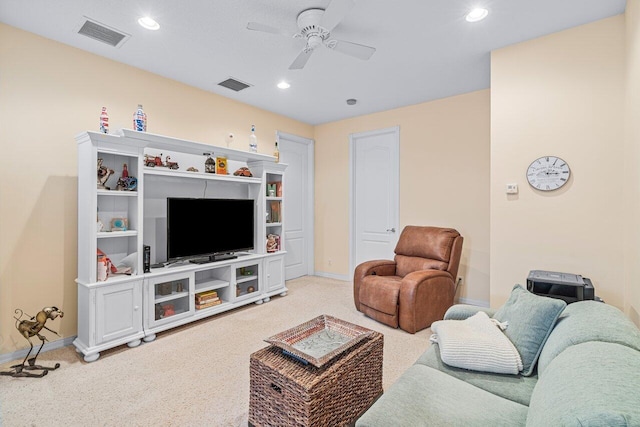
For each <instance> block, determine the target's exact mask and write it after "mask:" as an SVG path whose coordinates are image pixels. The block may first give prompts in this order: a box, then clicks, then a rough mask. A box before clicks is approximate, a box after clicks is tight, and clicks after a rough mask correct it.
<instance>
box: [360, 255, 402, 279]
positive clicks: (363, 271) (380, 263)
mask: <svg viewBox="0 0 640 427" xmlns="http://www.w3.org/2000/svg"><path fill="white" fill-rule="evenodd" d="M370 274H377V275H378V276H394V275H395V274H396V262H395V261H391V260H388V259H379V260H375V261H367V262H363V263H362V264H360V265H359V266H357V267H356V270H355V272H354V273H353V277H354V279H355V278H358V279H360V278H362V277H364V276H368V275H370Z"/></svg>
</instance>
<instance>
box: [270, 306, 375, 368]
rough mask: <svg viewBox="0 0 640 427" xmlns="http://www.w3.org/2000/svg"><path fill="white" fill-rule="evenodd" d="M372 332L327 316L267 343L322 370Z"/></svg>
mask: <svg viewBox="0 0 640 427" xmlns="http://www.w3.org/2000/svg"><path fill="white" fill-rule="evenodd" d="M372 333H373V331H372V330H370V329H367V328H363V327H361V326H358V325H354V324H353V323H349V322H345V321H344V320H340V319H338V318H335V317H332V316H328V315H326V314H323V315H321V316H318V317H316V318H314V319H311V320H309V321H308V322H305V323H303V324H301V325H298V326H296V327H294V328H291V329H288V330H286V331H284V332H280V333H279V334H276V335H274V336H272V337H269V338H267V339H265V341H266V342H268V343H269V344H272V345H275V346H276V347H280V348H281V349H282V350H283V351H284V352H285V353H287V354H289V355H291V356H293V357H295V358H297V359H299V360H301V361H302V362H305V363H311V364H312V365H314V366H316V367H318V368H320V367H322V366H323V365H324V364H325V363H327V362H329V361H330V360H332V359H333V358H334V357H336V356H337V355H339V354H340V353H342V352H344V351H345V350H348V349H349V348H351V347H353V346H354V345H355V344H357V343H359V342H360V341H362V340H363V339H365V338H367V337H368V336H370V335H371V334H372Z"/></svg>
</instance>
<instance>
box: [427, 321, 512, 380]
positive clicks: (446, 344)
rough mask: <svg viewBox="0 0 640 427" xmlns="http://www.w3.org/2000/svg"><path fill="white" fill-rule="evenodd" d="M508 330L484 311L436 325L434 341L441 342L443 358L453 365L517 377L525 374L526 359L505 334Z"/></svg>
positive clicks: (439, 322) (434, 323) (441, 355)
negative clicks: (466, 317)
mask: <svg viewBox="0 0 640 427" xmlns="http://www.w3.org/2000/svg"><path fill="white" fill-rule="evenodd" d="M505 327H506V325H505V324H501V323H499V322H498V321H497V320H495V319H491V318H489V316H488V315H487V313H485V312H483V311H480V312H478V313H476V314H475V315H473V316H471V317H469V318H468V319H465V320H439V321H437V322H433V324H432V325H431V331H432V332H433V335H431V338H430V340H431V342H435V343H438V345H439V346H440V357H441V358H442V361H443V362H444V363H445V364H447V365H449V366H454V367H456V368H463V369H469V370H472V371H482V372H493V373H497V374H513V375H515V374H517V373H518V372H520V371H522V359H521V357H520V354H519V353H518V350H516V348H515V346H514V345H513V343H512V342H511V341H510V340H509V338H507V336H506V335H505V334H504V333H503V332H502V330H503V329H504V328H505Z"/></svg>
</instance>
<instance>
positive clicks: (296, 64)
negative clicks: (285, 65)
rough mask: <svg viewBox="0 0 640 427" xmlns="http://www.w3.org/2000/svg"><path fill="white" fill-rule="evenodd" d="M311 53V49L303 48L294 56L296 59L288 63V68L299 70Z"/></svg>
mask: <svg viewBox="0 0 640 427" xmlns="http://www.w3.org/2000/svg"><path fill="white" fill-rule="evenodd" d="M312 53H313V49H304V50H303V51H302V52H300V54H299V55H298V56H297V57H296V59H295V60H294V61H293V62H292V63H291V65H289V69H290V70H301V69H302V68H304V66H305V64H306V63H307V61H308V60H309V58H311V54H312Z"/></svg>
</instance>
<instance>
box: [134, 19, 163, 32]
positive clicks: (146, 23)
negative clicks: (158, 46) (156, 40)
mask: <svg viewBox="0 0 640 427" xmlns="http://www.w3.org/2000/svg"><path fill="white" fill-rule="evenodd" d="M138 24H140V26H142V27H143V28H146V29H147V30H154V31H155V30H157V29H159V28H160V24H158V23H157V22H156V21H155V20H154V19H153V18H151V17H149V16H143V17H142V18H140V19H138Z"/></svg>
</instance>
